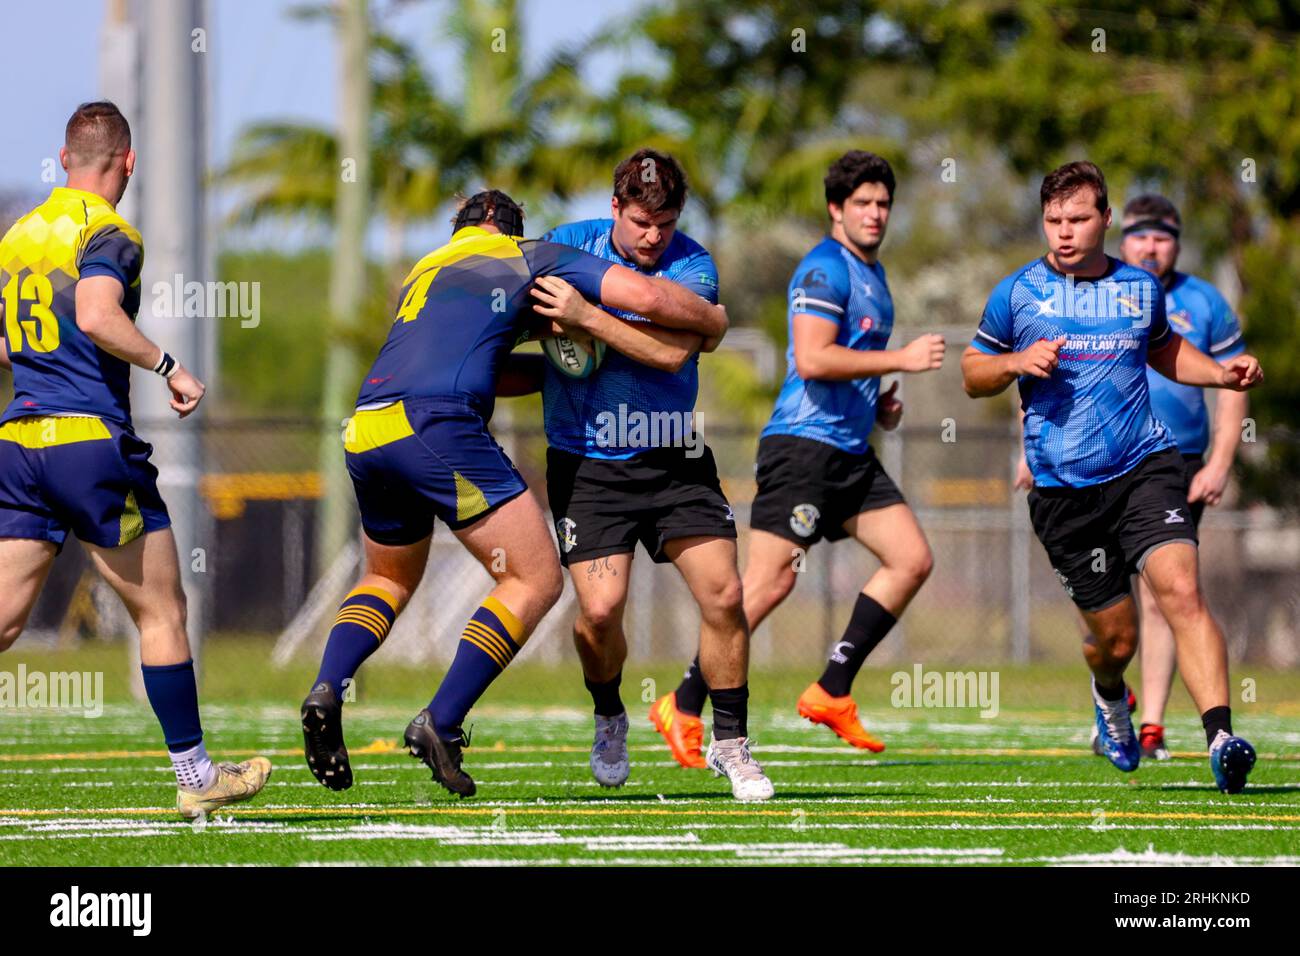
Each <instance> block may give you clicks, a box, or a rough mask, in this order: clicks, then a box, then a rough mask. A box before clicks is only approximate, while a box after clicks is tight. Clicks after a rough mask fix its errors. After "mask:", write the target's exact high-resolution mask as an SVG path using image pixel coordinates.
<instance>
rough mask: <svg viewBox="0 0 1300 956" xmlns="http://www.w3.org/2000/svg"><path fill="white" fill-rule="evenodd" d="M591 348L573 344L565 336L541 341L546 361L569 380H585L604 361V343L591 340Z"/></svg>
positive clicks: (555, 336) (571, 340)
mask: <svg viewBox="0 0 1300 956" xmlns="http://www.w3.org/2000/svg"><path fill="white" fill-rule="evenodd" d="M592 346H593V347H592V348H591V349H588V348H587V347H586V346H584V345H582V344H580V343H578V342H575V341H574V340H573V339H571V338H569V337H568V336H566V335H554V336H550V337H548V338H544V339H542V351H543V352H545V353H546V358H547V360H548V361H549V362H550V363H551V364H552V365H554V366H555V367H556V369H558V370H559V371H560V372H561V373H562V374H564V375H567V376H569V378H586V377H587V376H589V375H590V374H591V373H592V372H594V371H596V369H598V368H600V363H601V362H603V361H604V360H605V343H604V342H602V341H601V340H600V339H593V340H592Z"/></svg>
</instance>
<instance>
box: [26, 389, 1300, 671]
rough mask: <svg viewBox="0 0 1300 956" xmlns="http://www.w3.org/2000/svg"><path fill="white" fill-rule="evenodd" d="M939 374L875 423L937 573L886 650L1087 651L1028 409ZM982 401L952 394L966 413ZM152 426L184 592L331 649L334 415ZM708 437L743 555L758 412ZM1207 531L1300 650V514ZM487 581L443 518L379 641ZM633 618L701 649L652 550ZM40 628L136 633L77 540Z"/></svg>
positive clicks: (778, 655) (1240, 584)
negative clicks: (1058, 565) (1047, 518)
mask: <svg viewBox="0 0 1300 956" xmlns="http://www.w3.org/2000/svg"><path fill="white" fill-rule="evenodd" d="M946 373H947V370H945V374H946ZM909 387H911V386H909ZM926 387H927V389H928V390H929V391H930V392H933V393H934V394H936V395H939V394H944V395H946V397H944V398H943V399H941V400H939V404H938V405H937V406H936V407H934V408H931V407H929V405H930V403H929V401H928V400H927V398H926V395H925V394H922V392H921V390H919V389H918V388H913V393H914V394H913V395H909V396H908V397H907V404H908V407H909V411H908V413H907V415H908V418H910V424H906V425H905V426H904V427H902V428H900V429H899V430H898V431H896V432H893V433H888V434H883V435H878V436H877V438H876V439H875V440H876V441H877V442H878V451H879V454H880V457H881V458H882V460H883V462H884V464H885V467H886V469H887V470H888V471H889V472H890V474H891V475H893V476H894V477H895V479H896V480H897V481H898V483H899V485H900V487H901V488H902V489H903V491H904V494H905V495H907V497H908V499H909V501H910V503H911V505H912V507H913V508H914V509H915V510H916V512H917V514H918V517H919V519H920V522H921V525H922V527H923V528H924V529H925V532H926V534H927V536H928V537H929V540H930V543H931V546H932V548H933V550H934V554H935V566H934V572H933V575H932V577H931V578H930V580H929V581H928V582H927V583H926V585H925V587H924V588H923V589H922V591H921V593H920V594H919V595H918V596H917V598H916V600H915V601H914V603H913V605H912V606H911V608H910V609H909V610H908V612H907V614H906V615H905V616H904V618H903V620H902V621H901V623H900V625H899V627H898V628H897V631H896V632H895V633H894V634H892V635H891V637H890V639H889V640H887V641H886V642H885V643H884V644H883V645H882V646H881V648H880V649H879V650H878V651H877V654H876V656H874V657H873V660H876V661H877V662H878V663H880V664H889V663H891V662H901V661H909V662H911V661H925V662H927V663H930V662H934V663H940V662H979V663H981V664H985V665H989V664H998V663H1018V662H1029V661H1035V662H1037V661H1074V660H1077V658H1078V654H1079V650H1078V646H1079V637H1080V635H1081V633H1082V631H1081V624H1080V622H1079V620H1078V618H1077V615H1075V613H1074V612H1073V609H1072V607H1073V606H1072V605H1071V603H1070V602H1069V600H1068V598H1067V597H1066V595H1065V593H1064V591H1063V590H1062V588H1061V586H1060V585H1059V584H1058V582H1057V580H1056V577H1055V575H1054V573H1053V572H1052V570H1051V567H1050V566H1049V565H1048V562H1047V560H1046V557H1045V555H1044V553H1043V550H1042V548H1041V546H1040V545H1039V544H1038V542H1037V540H1036V539H1035V538H1034V535H1033V532H1032V530H1031V529H1030V526H1029V519H1028V509H1027V506H1026V503H1025V496H1024V493H1023V492H1015V491H1014V490H1013V489H1012V487H1011V476H1012V464H1013V462H1014V456H1015V455H1016V454H1017V452H1018V444H1017V442H1018V438H1017V436H1016V434H1015V432H1014V430H1013V426H1012V425H1010V424H1008V423H1007V421H1006V419H1007V416H1005V415H997V416H995V420H994V421H993V422H992V423H988V422H984V423H981V422H979V421H974V422H967V421H966V420H965V419H960V418H956V417H954V416H946V415H944V414H943V412H944V408H943V407H941V406H942V405H943V404H944V403H950V402H952V401H953V399H952V397H951V395H950V394H947V393H946V392H945V391H944V383H943V382H942V381H939V380H938V378H937V377H936V380H935V381H934V382H932V383H929V384H928V385H927V386H926ZM974 405H975V403H969V404H968V405H964V406H957V407H958V408H959V409H960V410H961V411H960V413H961V414H962V415H970V414H971V412H970V408H971V407H972V406H974ZM997 418H1001V419H1002V421H1001V422H998V421H997V420H996V419H997ZM516 419H517V420H516ZM522 419H523V416H515V415H510V414H506V415H503V416H501V421H500V422H499V423H498V428H497V429H496V434H497V437H498V439H499V440H500V441H501V443H502V444H503V445H504V446H505V447H506V449H507V450H508V451H509V452H510V453H511V455H512V457H513V458H514V460H515V461H516V463H517V464H518V466H519V467H520V470H521V471H522V472H523V474H524V476H525V478H526V479H527V480H528V483H529V486H530V487H531V488H532V489H533V491H534V493H536V494H537V495H538V497H539V498H540V499H541V500H542V502H543V504H545V500H546V489H545V480H544V449H545V437H544V435H543V434H542V433H541V429H540V422H536V421H524V420H522ZM710 420H711V421H712V422H719V421H721V420H722V415H721V414H720V413H716V412H715V413H714V414H713V415H712V416H711V418H710ZM137 430H138V432H139V433H140V434H141V436H142V437H144V438H145V439H146V440H148V441H150V442H152V443H153V445H154V447H155V460H156V461H157V462H158V463H159V465H160V469H161V471H162V472H163V475H164V478H165V479H167V480H166V481H165V482H164V488H163V492H164V495H165V496H169V499H168V500H169V505H171V507H172V509H173V511H175V510H176V508H177V504H176V502H177V501H181V502H185V501H192V502H195V505H194V507H195V508H196V509H197V510H198V513H197V514H195V515H191V516H190V517H191V520H190V521H188V522H184V523H181V522H178V527H187V528H190V529H193V530H191V531H188V532H187V533H188V534H189V535H191V536H192V537H193V540H180V541H178V545H179V549H180V553H181V559H182V568H183V571H184V575H185V579H186V586H187V589H190V590H191V592H192V594H193V595H194V596H198V597H199V598H200V604H201V606H202V607H204V608H205V611H204V614H203V617H204V620H203V622H202V624H203V626H204V628H205V633H206V640H207V641H208V642H218V641H222V640H225V639H228V638H230V637H233V636H248V635H256V636H259V637H262V638H265V640H266V644H267V651H266V657H265V658H264V659H261V660H255V659H250V660H249V661H248V665H247V666H248V667H249V668H258V667H266V666H271V665H272V664H273V663H274V664H283V663H285V662H288V661H291V660H294V659H302V658H315V657H316V656H318V655H319V652H320V649H321V647H322V645H323V641H324V639H325V636H326V634H327V633H328V629H329V626H330V623H331V621H332V620H333V615H334V612H335V610H336V608H337V605H338V602H339V601H340V600H341V598H342V596H343V595H344V594H345V593H346V592H347V590H348V589H349V588H350V587H351V586H352V584H353V582H354V580H355V578H356V576H357V574H358V573H359V566H360V546H359V531H358V526H357V516H356V511H355V506H354V505H353V504H352V503H351V502H350V501H349V503H348V507H347V508H346V509H345V510H344V512H343V513H344V518H343V519H342V520H346V521H347V522H349V529H348V533H347V534H346V535H341V536H335V537H336V538H339V539H341V540H343V541H344V542H345V544H344V546H343V547H342V548H341V549H340V550H339V551H337V553H325V552H323V551H322V549H321V548H319V547H318V542H319V541H320V540H321V539H322V533H321V532H322V527H321V523H320V522H321V515H322V514H323V513H324V509H323V508H322V495H323V493H324V488H325V487H327V482H326V480H325V476H323V475H322V474H321V473H320V470H319V469H320V462H321V461H322V456H321V451H322V449H323V448H326V447H337V448H338V454H337V455H336V456H334V457H333V458H332V459H331V457H330V456H329V455H328V454H327V455H325V456H324V460H326V461H329V460H333V461H335V462H336V465H335V467H337V468H338V470H339V472H338V474H337V475H336V476H335V477H340V476H343V477H345V475H344V464H343V453H342V447H341V441H340V432H339V428H338V427H337V426H331V427H326V426H322V425H320V424H319V423H316V422H309V421H210V420H209V421H204V420H199V421H189V422H176V421H166V422H164V421H157V422H139V423H138V428H137ZM181 430H186V432H185V433H186V434H193V432H191V431H189V430H196V431H197V433H198V435H199V436H200V439H201V440H200V442H199V446H200V447H201V449H202V461H201V465H200V467H199V468H197V469H189V470H188V471H179V472H178V471H177V470H176V466H177V464H178V463H174V462H172V461H171V457H170V453H169V448H170V447H171V444H172V443H176V442H177V439H178V436H179V435H181V434H182V431H181ZM704 437H705V438H706V440H707V441H708V443H709V445H710V447H711V448H712V449H713V451H714V454H715V457H716V459H717V462H718V466H719V470H720V472H721V479H722V484H723V488H724V491H725V492H726V494H727V496H728V498H729V500H730V501H731V503H732V505H733V507H734V509H735V513H736V519H737V525H738V528H739V530H740V556H741V563H742V567H743V564H744V560H745V549H746V542H747V537H748V515H749V507H750V503H751V501H752V499H753V495H754V490H755V486H754V479H753V462H754V457H755V451H756V447H757V441H758V435H757V429H755V428H751V427H740V426H738V425H727V424H720V425H714V426H713V427H712V428H709V429H706V430H705V433H704ZM1262 440H1263V439H1261V441H1262ZM323 443H329V445H328V446H326V445H324V444H323ZM190 447H192V446H190ZM178 474H180V475H184V474H194V475H196V476H197V485H196V487H195V490H196V491H197V494H189V495H185V494H179V495H178V494H175V492H174V489H175V488H176V487H177V485H176V484H175V482H176V480H177V479H176V476H177V475H178ZM1201 538H1202V549H1201V554H1202V578H1203V581H1204V584H1205V588H1206V591H1207V594H1208V597H1209V601H1210V604H1211V607H1212V608H1213V609H1215V611H1216V612H1217V614H1218V618H1219V620H1220V622H1221V624H1222V625H1223V627H1224V630H1225V633H1226V634H1227V637H1228V642H1229V647H1230V651H1231V654H1232V657H1233V658H1234V660H1238V661H1241V660H1246V661H1251V662H1254V663H1259V664H1262V665H1268V666H1278V667H1290V666H1295V665H1297V664H1300V522H1297V521H1296V520H1295V519H1294V518H1287V517H1284V516H1283V515H1282V514H1280V513H1279V512H1275V511H1273V510H1271V509H1268V508H1263V507H1255V508H1251V509H1249V510H1242V509H1236V508H1233V507H1229V506H1222V507H1219V508H1211V509H1208V510H1207V512H1206V515H1205V518H1204V519H1203V522H1202V531H1201ZM875 567H876V563H875V561H874V559H873V558H872V557H871V556H870V554H869V553H867V552H866V551H865V550H864V549H863V548H861V547H860V546H858V545H857V544H855V543H853V542H852V541H845V542H840V543H837V544H833V545H832V544H826V543H821V544H818V545H817V546H815V547H813V548H812V549H811V550H810V551H809V553H808V555H807V558H806V562H804V570H803V571H802V572H801V573H800V575H799V579H798V584H797V586H796V588H795V591H794V593H793V594H792V595H791V597H790V598H789V599H788V600H787V601H786V602H785V604H783V605H782V606H781V607H780V608H779V609H777V611H776V612H774V614H773V615H772V616H771V618H769V620H768V621H767V622H765V623H764V624H763V626H762V627H760V628H759V630H758V631H757V633H756V634H755V635H754V639H753V660H754V663H755V666H758V667H772V668H779V667H784V666H787V665H789V666H798V667H803V668H806V667H808V666H809V665H810V663H811V662H813V661H815V660H817V659H819V658H820V657H821V656H822V655H823V654H824V651H825V648H826V647H827V646H828V645H830V644H831V643H832V642H833V641H834V640H835V639H837V637H838V635H839V633H840V631H841V630H842V628H843V626H844V623H845V621H846V620H847V618H848V615H849V612H850V610H851V608H852V604H853V601H854V600H855V598H856V595H857V593H858V591H859V590H860V589H861V587H862V586H863V584H864V583H865V582H866V580H867V578H868V577H869V576H870V575H871V573H872V572H873V570H874V568H875ZM490 586H491V583H490V578H489V576H488V574H487V573H486V572H485V571H484V570H483V569H482V568H481V567H479V566H478V564H477V563H476V562H475V561H474V560H473V559H472V558H470V557H469V555H468V554H467V553H466V552H465V551H464V550H463V549H462V548H461V546H460V545H459V543H458V542H457V541H456V540H455V539H454V537H453V536H452V535H451V533H450V532H449V531H448V530H447V529H446V528H445V527H442V526H439V528H438V529H437V530H436V531H435V534H434V544H433V548H432V552H431V554H430V558H429V567H428V570H427V572H426V575H425V579H424V583H423V584H422V585H421V587H420V589H419V591H418V592H417V593H416V595H415V597H414V598H413V600H412V602H411V605H410V607H409V609H408V610H407V612H406V613H405V614H404V615H403V616H402V618H401V619H399V621H398V624H397V626H396V627H395V629H394V631H393V633H392V635H391V636H390V637H389V639H388V642H387V644H386V647H385V648H384V650H383V651H382V653H383V655H384V656H385V658H386V659H387V660H388V661H389V662H397V661H404V662H409V663H411V664H412V665H415V664H420V665H428V664H439V663H444V662H446V661H447V660H449V659H450V655H451V653H452V652H453V650H454V648H455V645H456V641H457V639H458V637H459V634H460V631H461V628H462V626H463V624H464V621H465V620H466V619H467V618H468V617H469V615H470V614H471V613H472V611H473V610H474V608H475V607H476V606H477V604H478V603H479V601H480V600H481V599H482V597H483V596H484V595H485V594H486V593H487V591H488V589H489V588H490ZM192 601H193V598H192ZM575 611H576V604H575V601H574V595H573V589H572V586H571V584H569V583H567V582H566V587H565V593H564V597H563V598H562V600H561V602H560V604H559V605H558V606H557V607H556V608H555V609H554V610H553V611H552V612H551V613H550V614H549V615H548V616H547V618H546V619H545V620H544V622H543V623H542V625H541V627H540V628H539V630H538V632H537V633H536V634H535V635H534V636H533V638H532V639H531V640H530V642H529V643H528V645H527V646H526V647H525V649H524V652H523V655H524V657H526V658H532V659H534V660H537V661H541V662H547V663H552V664H561V663H563V664H565V665H566V666H567V665H569V664H571V665H572V666H574V667H576V666H577V665H576V657H575V654H574V651H573V648H572V640H571V636H570V635H571V627H572V622H573V618H574V615H575ZM625 623H626V630H627V634H628V642H629V647H630V655H631V657H632V658H633V659H635V660H637V661H639V662H643V663H647V664H650V663H669V662H675V663H683V664H684V663H685V662H686V661H688V660H689V659H690V658H691V657H692V656H693V655H694V653H695V650H696V644H697V640H698V627H699V618H698V612H697V610H696V608H695V605H694V603H693V601H692V600H691V598H690V595H689V592H688V591H687V589H686V587H685V585H684V583H683V582H682V580H681V578H680V576H679V575H678V573H677V571H676V570H675V569H674V568H673V567H672V566H671V565H655V564H653V563H652V562H651V561H650V560H648V558H647V557H646V555H645V554H644V553H643V552H642V553H640V554H639V556H638V557H637V559H636V560H635V562H634V564H633V572H632V581H631V595H630V598H629V602H628V608H627V616H626V622H625ZM29 631H31V632H34V635H33V636H35V637H36V639H38V640H41V639H43V640H44V641H46V642H50V643H61V644H65V645H66V644H70V643H72V642H75V641H76V640H78V639H79V638H85V639H90V638H93V639H100V640H115V639H124V638H126V637H127V636H128V635H130V634H131V633H132V631H133V629H132V627H131V625H130V622H129V620H127V618H126V616H125V612H124V611H123V610H122V608H121V606H120V604H119V603H118V601H117V599H116V597H115V596H114V595H112V593H111V592H109V591H108V589H107V587H106V586H105V585H103V583H102V582H99V581H98V580H97V577H96V575H95V574H94V572H93V570H92V569H91V568H90V566H89V563H88V562H87V560H86V559H85V557H84V555H83V553H82V551H81V549H80V548H77V547H67V548H65V549H64V551H63V553H62V554H61V555H60V557H59V559H58V561H57V562H56V563H55V569H54V572H53V574H52V576H51V578H50V581H49V584H48V585H47V587H46V588H45V591H44V593H43V595H42V597H41V600H40V602H39V604H38V606H37V608H36V609H35V612H34V614H33V617H32V620H31V622H30V624H29Z"/></svg>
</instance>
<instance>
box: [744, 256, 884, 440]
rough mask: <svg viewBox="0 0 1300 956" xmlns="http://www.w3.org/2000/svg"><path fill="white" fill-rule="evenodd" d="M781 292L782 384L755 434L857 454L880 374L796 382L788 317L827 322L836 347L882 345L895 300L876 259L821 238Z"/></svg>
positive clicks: (871, 419) (872, 416) (872, 419)
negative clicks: (784, 332)
mask: <svg viewBox="0 0 1300 956" xmlns="http://www.w3.org/2000/svg"><path fill="white" fill-rule="evenodd" d="M788 295H789V309H788V317H787V320H786V321H787V322H788V323H789V334H790V346H789V348H787V349H786V372H785V382H784V384H782V386H781V393H780V394H779V395H778V396H777V399H776V407H775V408H774V409H773V410H772V418H771V420H770V421H768V423H767V426H766V427H765V428H764V429H763V433H762V436H761V437H764V438H765V437H767V436H768V435H794V436H796V437H798V438H809V439H812V440H813V441H820V442H824V443H825V444H828V445H834V446H835V447H836V448H839V449H840V450H842V451H846V452H850V453H852V454H862V453H863V452H865V451H866V450H867V437H868V436H869V435H870V434H871V429H872V428H873V427H875V423H876V400H877V398H878V397H879V395H880V376H878V375H873V376H871V377H869V378H859V379H852V380H843V381H835V382H830V381H827V382H823V381H817V380H815V379H814V380H811V381H805V380H804V379H802V378H800V377H799V372H798V371H797V369H796V368H795V361H794V316H795V315H815V316H817V317H818V318H821V319H825V320H827V321H828V322H834V323H835V324H836V326H838V332H837V333H836V336H835V343H836V344H837V345H842V346H845V347H846V348H851V349H857V350H858V351H862V352H866V351H871V350H880V349H883V348H885V347H886V346H887V345H888V344H889V336H890V333H892V332H893V330H894V300H893V299H892V298H891V297H890V295H889V285H888V283H887V282H886V281H885V269H884V267H883V266H882V265H880V263H878V262H877V263H875V264H874V265H868V264H867V263H865V262H863V261H862V260H861V259H859V258H858V257H857V256H855V255H854V254H853V253H852V252H850V251H849V250H848V249H846V248H845V247H844V246H842V245H841V244H840V243H838V242H837V241H835V240H834V239H832V238H830V237H827V238H825V239H823V240H822V241H821V242H820V243H818V244H817V245H816V246H814V247H813V249H812V251H811V252H809V253H808V254H807V255H806V256H804V257H803V260H802V261H801V262H800V263H799V266H798V268H796V269H795V270H794V277H793V278H792V279H791V280H790V285H789V290H788Z"/></svg>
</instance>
